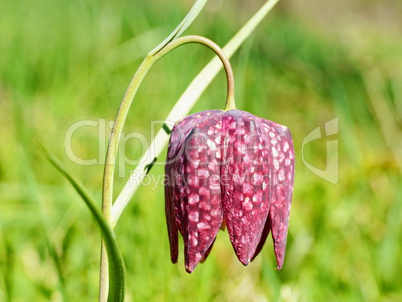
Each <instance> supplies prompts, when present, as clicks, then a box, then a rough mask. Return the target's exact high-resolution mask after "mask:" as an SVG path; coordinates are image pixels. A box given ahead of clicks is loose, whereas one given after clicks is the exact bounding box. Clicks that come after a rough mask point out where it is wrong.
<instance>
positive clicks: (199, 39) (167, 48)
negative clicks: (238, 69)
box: [153, 36, 236, 110]
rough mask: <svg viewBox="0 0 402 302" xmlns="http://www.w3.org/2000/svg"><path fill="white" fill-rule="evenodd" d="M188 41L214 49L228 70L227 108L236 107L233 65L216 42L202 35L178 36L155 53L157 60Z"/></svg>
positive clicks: (226, 70)
mask: <svg viewBox="0 0 402 302" xmlns="http://www.w3.org/2000/svg"><path fill="white" fill-rule="evenodd" d="M188 43H199V44H203V45H205V46H207V47H209V48H210V49H212V50H213V51H214V52H215V53H216V54H217V55H218V57H219V59H220V60H221V62H222V64H223V67H224V69H225V72H226V78H227V96H226V105H225V110H230V109H236V104H235V100H234V76H233V70H232V66H231V65H230V62H229V59H228V58H227V57H226V55H225V53H224V52H223V50H222V49H221V48H220V47H219V46H218V45H217V44H215V43H214V42H212V41H211V40H209V39H207V38H205V37H201V36H185V37H181V38H178V39H176V40H173V41H172V42H170V43H169V44H167V45H166V46H165V47H164V48H162V49H161V50H160V51H159V52H157V53H155V55H154V56H153V58H155V60H159V59H160V58H162V57H163V56H164V55H166V54H167V53H169V52H170V51H172V50H173V49H175V48H177V47H179V46H181V45H184V44H188Z"/></svg>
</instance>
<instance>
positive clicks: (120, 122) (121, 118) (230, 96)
mask: <svg viewBox="0 0 402 302" xmlns="http://www.w3.org/2000/svg"><path fill="white" fill-rule="evenodd" d="M188 43H199V44H203V45H205V46H207V47H209V48H210V49H212V50H213V51H214V52H215V53H216V54H217V55H218V57H219V58H220V60H221V61H222V63H223V66H224V69H225V71H226V77H227V86H228V87H227V91H228V92H227V97H226V110H229V109H235V108H236V107H235V102H234V77H233V71H232V67H231V65H230V62H229V60H228V58H227V57H226V56H225V54H224V52H223V50H222V49H221V48H220V47H219V46H218V45H217V44H215V43H214V42H212V41H211V40H209V39H207V38H204V37H201V36H185V37H181V38H178V39H175V40H173V41H171V42H169V43H168V44H167V45H166V46H165V47H163V48H162V49H160V50H159V51H158V52H156V53H154V54H153V55H148V56H147V57H146V58H145V59H144V61H143V62H142V64H141V65H140V67H139V68H138V70H137V72H136V73H135V75H134V77H133V79H132V80H131V83H130V85H129V86H128V88H127V91H126V93H125V95H124V97H123V100H122V102H121V104H120V107H119V111H118V112H117V116H116V119H115V122H114V125H113V129H112V133H111V136H110V139H109V146H108V150H107V155H106V162H105V169H104V175H103V196H102V211H103V215H104V217H105V219H106V221H108V222H109V223H110V222H111V210H112V205H113V180H114V171H115V164H116V155H117V151H118V147H119V146H118V144H119V136H120V133H121V132H122V130H123V127H124V123H125V121H126V118H127V114H128V112H129V110H130V107H131V104H132V101H133V98H134V96H135V94H136V93H137V90H138V87H139V86H140V84H141V82H142V80H143V79H144V78H145V76H146V74H147V73H148V71H149V69H150V68H151V67H152V65H153V63H155V62H156V61H157V60H159V59H160V58H162V57H163V56H164V55H166V54H168V53H169V52H170V51H172V50H174V49H175V48H177V47H179V46H181V45H184V44H188ZM228 108H229V109H228ZM107 276H108V265H107V256H106V249H105V247H104V245H103V244H102V247H101V271H100V281H99V282H100V292H99V301H105V299H106V298H107V296H108V284H107V280H108V278H107Z"/></svg>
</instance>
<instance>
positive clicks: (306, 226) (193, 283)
mask: <svg viewBox="0 0 402 302" xmlns="http://www.w3.org/2000/svg"><path fill="white" fill-rule="evenodd" d="M262 4H263V1H260V0H258V1H257V0H253V1H251V0H249V1H245V0H235V1H229V0H216V1H210V3H208V4H207V5H206V7H205V9H204V11H203V12H202V13H201V14H200V16H199V17H198V19H197V20H196V21H195V22H194V24H193V25H192V26H191V27H190V28H189V29H188V30H187V31H186V33H191V34H200V35H204V36H206V37H208V38H210V39H212V40H214V41H215V42H216V43H218V44H219V45H224V44H225V43H226V42H227V41H228V40H229V39H230V38H231V37H232V36H233V35H234V33H235V32H236V31H237V30H238V29H239V28H240V27H241V26H242V25H243V24H244V23H245V22H246V21H247V20H248V19H249V18H250V17H251V15H252V14H253V13H254V12H255V11H256V10H257V9H258V8H259V7H260V6H261V5H262ZM191 5H192V1H190V0H180V1H173V2H172V1H161V0H154V1H123V0H119V1H95V0H70V1H60V0H59V1H50V0H34V1H29V2H28V1H22V0H2V1H1V2H0V129H1V130H0V131H1V134H0V268H1V270H0V301H95V299H96V297H97V291H98V266H99V245H100V243H99V242H100V236H99V232H98V229H97V226H96V224H95V222H94V220H93V219H92V217H91V215H90V213H89V211H88V210H87V209H86V207H85V205H84V204H83V202H82V201H81V200H80V198H79V197H78V195H77V194H76V193H75V192H74V191H73V189H72V188H71V187H70V185H69V184H68V183H67V182H66V181H65V180H64V179H63V178H62V177H61V176H60V175H59V174H58V172H57V171H56V170H55V169H54V168H53V167H52V166H51V165H50V164H49V163H47V162H46V161H45V159H44V158H43V157H42V156H41V155H40V154H38V152H37V150H36V149H35V148H34V146H33V138H38V139H40V140H42V141H43V142H44V144H45V145H46V146H47V147H48V148H49V149H50V150H52V152H54V153H55V154H56V155H57V156H58V158H60V160H61V161H62V162H63V163H64V165H65V166H66V167H67V168H68V170H69V171H71V172H72V173H73V174H74V175H76V176H77V177H78V178H79V179H80V180H81V181H82V183H83V184H84V185H85V186H86V187H87V188H89V190H90V191H91V192H92V193H93V195H94V196H95V197H96V198H97V200H100V196H101V181H102V172H103V166H102V165H101V164H96V165H90V166H82V165H78V164H76V163H74V162H72V161H71V160H70V159H69V158H68V157H67V155H66V152H65V149H64V137H65V134H66V131H67V129H68V128H69V127H70V126H71V125H72V124H74V123H75V122H78V121H81V120H94V121H99V119H105V120H106V121H110V120H112V119H113V118H114V116H115V114H116V111H117V108H118V106H119V103H120V100H121V98H122V96H123V94H124V91H125V89H126V87H127V85H128V83H129V81H130V79H131V77H132V75H133V73H134V72H135V70H136V68H137V67H138V65H139V64H140V62H141V60H142V58H143V57H144V55H145V54H146V53H147V52H148V51H150V50H151V49H153V48H154V47H155V46H156V45H157V44H159V43H160V42H161V41H162V40H163V38H164V37H165V36H167V34H168V33H169V32H170V31H171V30H172V29H173V28H174V27H175V26H176V25H177V24H178V23H179V22H180V20H181V19H182V18H183V16H184V15H185V14H186V13H187V11H188V10H189V8H190V7H191ZM401 14H402V3H401V2H400V1H398V0H393V1H392V0H386V1H369V0H359V1H353V2H348V1H336V2H335V3H332V2H328V1H321V2H320V1H318V0H311V1H303V2H301V1H292V2H290V1H282V2H281V3H279V5H277V6H276V7H275V8H274V10H273V12H272V13H271V14H270V15H268V17H267V18H266V19H265V20H264V21H263V23H262V24H261V25H260V26H259V27H258V28H257V30H256V32H255V34H253V35H252V36H251V37H250V38H249V39H248V40H247V41H246V43H245V44H244V45H243V46H242V47H241V49H240V50H239V51H238V52H237V53H236V54H235V55H234V56H233V58H232V59H231V62H232V65H233V68H234V72H235V80H236V97H237V107H238V108H239V109H243V110H247V111H250V112H251V113H253V114H256V115H259V116H261V117H264V118H266V119H270V120H273V121H276V122H278V123H281V124H283V125H286V126H288V127H289V128H290V130H291V131H292V134H293V138H294V143H295V150H296V176H295V190H294V198H293V205H292V212H291V219H290V229H289V237H288V248H287V257H286V260H285V265H284V268H283V270H282V271H280V272H276V271H275V270H274V267H275V263H274V255H273V249H272V242H271V240H268V241H267V243H266V245H265V247H264V249H263V251H262V253H261V254H260V255H259V257H257V259H256V260H255V261H254V262H253V263H252V264H250V265H249V266H248V267H246V268H245V267H243V266H242V265H241V264H240V262H239V261H238V260H237V259H236V257H235V254H234V252H233V250H232V247H231V245H230V242H229V240H228V235H227V232H220V233H219V235H218V239H217V241H216V243H215V246H214V248H213V250H212V252H211V255H210V256H209V258H208V260H207V261H206V263H204V264H202V265H199V266H198V267H197V269H196V270H195V272H194V273H193V274H192V275H189V274H187V273H186V272H185V270H184V265H183V254H182V248H181V251H180V252H181V253H180V258H179V264H178V265H172V264H171V263H170V256H169V247H168V238H167V231H166V225H165V217H164V197H163V186H162V185H161V182H159V184H157V185H156V184H155V183H153V182H152V183H151V184H149V185H146V186H142V187H141V189H140V190H139V191H138V192H137V194H136V195H135V196H134V198H133V200H132V202H131V203H130V205H129V206H128V208H127V209H126V211H125V212H124V214H123V215H122V217H121V219H120V221H119V224H118V226H117V227H116V233H117V237H118V240H119V243H120V245H121V248H122V252H123V254H124V258H125V261H126V265H127V275H128V279H127V301H134V300H135V301H402V278H400V274H401V271H402V261H401V260H400V258H401V256H402V248H401V245H402V244H401V242H402V180H401V171H402V160H401V158H402V135H401V133H402V121H401V118H402V51H401V49H402V39H401V34H402V22H401V21H400V16H401ZM211 57H212V54H211V52H210V51H209V50H206V49H204V48H203V47H200V46H197V45H189V46H186V47H183V48H180V49H178V50H176V51H175V52H173V53H172V54H169V56H167V57H166V58H164V59H163V60H162V61H160V62H158V63H157V64H156V65H155V66H154V68H153V69H152V70H151V72H150V73H149V75H148V76H147V78H146V80H145V81H144V83H143V85H142V86H141V88H140V90H139V93H138V95H137V97H136V99H135V102H134V105H133V107H132V110H131V112H130V114H129V117H128V121H127V124H126V127H125V130H126V132H127V133H129V132H133V131H137V132H139V133H142V134H144V135H145V136H146V137H148V138H149V137H150V136H151V124H150V123H151V121H155V120H163V119H164V118H165V117H166V116H167V114H168V112H169V110H170V108H171V107H172V106H173V104H174V103H175V100H177V99H178V97H179V96H180V94H181V93H182V91H183V90H184V89H185V88H186V87H187V85H188V84H189V82H190V80H191V79H192V78H193V77H194V76H195V75H196V74H197V73H198V72H199V71H200V70H201V68H202V67H203V66H204V65H205V64H206V63H207V62H208V61H209V60H210V58H211ZM225 90H226V84H225V78H224V74H223V73H220V74H219V75H218V77H217V78H216V79H215V80H214V82H213V83H212V85H211V86H210V87H209V88H208V90H207V91H206V92H205V93H204V95H203V96H202V97H201V99H200V101H199V102H198V103H197V105H196V107H195V108H194V109H193V111H192V112H196V111H199V110H206V109H211V108H223V106H224V100H225V93H226V92H225ZM335 118H338V121H339V134H338V135H336V136H335V137H332V139H337V140H338V142H339V164H338V166H339V181H338V183H336V184H332V183H330V182H328V181H326V180H325V179H322V178H320V177H318V176H316V175H315V174H314V173H312V172H311V171H310V170H309V169H308V168H307V166H306V165H305V163H304V162H303V160H302V143H303V140H304V138H305V137H306V136H307V135H308V134H309V133H310V132H311V131H313V130H314V129H316V128H318V127H321V128H323V126H324V124H325V123H326V122H328V121H330V120H333V119H335ZM98 130H99V127H85V128H82V129H80V130H79V131H77V132H76V133H75V134H74V136H73V145H72V147H73V150H74V152H75V153H76V154H77V155H78V156H79V157H81V158H83V159H92V158H98V157H99V156H100V155H102V153H103V152H104V146H103V145H102V142H103V141H104V139H105V137H106V134H105V135H104V136H103V137H101V136H99V134H98ZM100 143H101V144H100ZM326 143H327V139H325V138H322V139H319V140H315V141H314V142H311V143H309V144H308V145H306V146H305V148H304V156H305V160H306V161H307V162H308V163H310V164H311V165H313V166H315V167H318V168H320V169H324V168H325V162H326ZM126 147H127V149H126V151H127V156H128V157H129V158H131V159H138V158H139V156H140V154H141V152H142V151H143V150H142V148H141V144H140V142H139V141H137V140H131V141H129V142H128V143H127V145H126ZM165 152H166V151H165ZM164 156H165V153H164V154H163V155H162V157H161V158H163V157H164ZM133 168H134V167H133V166H130V165H126V166H125V169H126V171H129V170H132V169H133ZM162 173H163V167H162V166H156V167H155V168H154V169H153V170H152V172H151V174H150V175H151V176H153V177H154V179H159V178H158V177H159V176H160V175H161V174H162ZM126 179H127V176H126V177H125V178H120V177H117V178H116V187H117V189H119V188H121V187H122V185H123V184H124V182H125V180H126ZM117 191H118V190H117ZM181 247H182V245H181Z"/></svg>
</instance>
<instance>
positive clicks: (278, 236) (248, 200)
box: [165, 110, 294, 273]
mask: <svg viewBox="0 0 402 302" xmlns="http://www.w3.org/2000/svg"><path fill="white" fill-rule="evenodd" d="M165 173H166V179H167V184H166V186H165V202H166V204H165V205H166V218H167V225H168V233H169V242H170V251H171V260H172V262H173V263H176V262H177V257H178V232H180V233H181V235H182V236H183V240H184V254H185V266H186V270H187V272H189V273H191V272H192V271H193V270H194V268H195V267H196V266H197V264H198V263H199V262H200V261H203V260H205V258H206V257H207V256H208V254H209V252H210V250H211V248H212V245H213V243H214V241H215V238H216V235H217V233H218V231H219V229H220V228H221V226H222V225H226V226H227V229H228V233H229V237H230V241H231V242H232V245H233V248H234V251H235V253H236V255H237V257H238V259H239V260H240V262H241V263H243V264H244V265H247V264H249V262H250V261H252V260H253V259H254V258H255V257H256V256H257V255H258V253H259V252H260V251H261V249H262V247H263V245H264V243H265V240H266V238H267V236H268V234H269V232H271V234H272V238H273V242H274V251H275V255H276V261H277V269H281V268H282V265H283V261H284V256H285V249H286V237H287V232H288V221H289V211H290V204H291V199H292V192H293V175H294V150H293V142H292V137H291V134H290V132H289V130H288V128H286V127H285V126H282V125H279V124H277V123H274V122H272V121H268V120H265V119H263V118H259V117H256V116H254V115H252V114H250V113H247V112H244V111H240V110H229V111H221V110H208V111H203V112H199V113H196V114H193V115H190V116H188V117H186V118H184V119H183V120H182V121H180V122H179V123H177V124H176V125H175V126H174V128H173V130H172V134H171V137H170V143H169V148H168V154H167V161H166V168H165Z"/></svg>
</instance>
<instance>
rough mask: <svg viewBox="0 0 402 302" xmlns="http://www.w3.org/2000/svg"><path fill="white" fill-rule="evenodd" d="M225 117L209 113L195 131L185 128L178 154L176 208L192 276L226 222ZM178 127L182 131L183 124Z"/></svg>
mask: <svg viewBox="0 0 402 302" xmlns="http://www.w3.org/2000/svg"><path fill="white" fill-rule="evenodd" d="M221 116H222V111H217V110H216V111H209V114H208V113H207V114H204V115H202V116H200V117H199V119H198V122H197V124H195V125H194V126H192V129H191V130H189V131H187V132H186V129H184V130H183V132H184V133H185V139H184V141H183V143H182V145H181V148H180V150H179V152H178V153H177V157H178V160H177V162H178V165H177V166H176V170H175V173H176V181H175V188H174V203H175V205H174V208H175V218H176V225H177V226H178V228H179V230H180V232H181V234H182V236H183V240H184V250H185V264H186V270H187V272H189V273H191V272H192V271H193V270H194V268H195V267H196V266H197V264H198V263H199V262H200V261H201V259H202V258H203V256H204V255H205V253H206V252H207V250H208V248H209V247H210V246H211V244H212V243H213V241H214V240H215V237H216V234H217V232H218V231H219V228H220V226H221V224H222V220H223V212H222V204H221V189H220V185H219V179H220V168H219V167H220V158H221V155H220V153H219V152H220V144H221V128H222V121H221ZM184 121H185V120H183V122H184ZM177 126H178V128H180V126H181V123H179V124H178V125H177ZM187 129H189V128H187Z"/></svg>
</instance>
